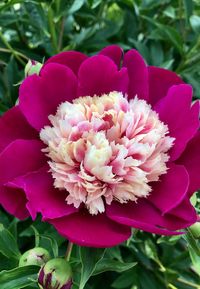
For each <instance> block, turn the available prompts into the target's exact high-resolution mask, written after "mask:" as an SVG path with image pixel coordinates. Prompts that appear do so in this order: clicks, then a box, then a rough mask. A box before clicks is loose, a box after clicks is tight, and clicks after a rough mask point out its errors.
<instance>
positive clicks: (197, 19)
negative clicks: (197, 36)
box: [190, 15, 200, 33]
mask: <svg viewBox="0 0 200 289" xmlns="http://www.w3.org/2000/svg"><path fill="white" fill-rule="evenodd" d="M190 24H191V27H192V29H193V30H194V32H196V33H200V16H197V15H192V16H191V17H190Z"/></svg>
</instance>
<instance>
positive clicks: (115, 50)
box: [99, 45, 123, 67]
mask: <svg viewBox="0 0 200 289" xmlns="http://www.w3.org/2000/svg"><path fill="white" fill-rule="evenodd" d="M99 54H100V55H105V56H108V57H109V58H110V59H112V60H113V61H114V62H115V64H116V65H117V67H120V64H121V61H122V57H123V49H122V48H121V47H120V46H118V45H109V46H107V47H105V48H103V49H102V50H101V51H100V52H99Z"/></svg>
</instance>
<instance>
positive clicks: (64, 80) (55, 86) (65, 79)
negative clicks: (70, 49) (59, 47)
mask: <svg viewBox="0 0 200 289" xmlns="http://www.w3.org/2000/svg"><path fill="white" fill-rule="evenodd" d="M76 91H77V79H76V76H75V75H74V73H73V72H72V71H71V69H69V68H67V67H66V66H64V65H61V64H57V63H49V64H48V65H46V66H45V67H44V69H43V70H42V72H41V75H40V76H38V75H36V74H35V75H32V76H29V77H27V78H26V79H25V80H24V82H23V83H22V85H21V86H20V91H19V100H20V102H19V106H20V108H21V110H22V112H23V114H24V115H25V117H26V118H27V120H28V122H29V123H30V124H31V125H32V126H33V127H34V128H36V129H37V130H40V129H41V128H42V127H44V126H45V125H47V124H49V120H48V116H49V115H50V114H55V112H56V110H57V107H58V105H60V104H61V103H62V102H64V101H71V100H72V99H74V98H75V97H76Z"/></svg>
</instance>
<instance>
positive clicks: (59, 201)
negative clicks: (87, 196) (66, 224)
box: [24, 166, 77, 220]
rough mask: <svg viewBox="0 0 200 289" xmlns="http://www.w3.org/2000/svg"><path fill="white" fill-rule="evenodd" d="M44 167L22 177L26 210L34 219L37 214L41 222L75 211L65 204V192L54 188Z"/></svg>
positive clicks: (47, 168)
mask: <svg viewBox="0 0 200 289" xmlns="http://www.w3.org/2000/svg"><path fill="white" fill-rule="evenodd" d="M48 171H49V167H48V166H45V167H43V168H41V169H40V170H38V171H35V172H33V173H30V174H29V175H27V176H25V177H24V184H25V185H24V189H25V193H26V197H27V199H28V203H27V208H28V210H29V212H30V214H31V216H32V218H33V219H34V218H35V217H36V214H37V213H41V214H42V218H43V220H45V219H47V218H49V219H54V218H59V217H63V216H66V215H69V214H72V213H74V212H76V211H77V209H75V208H74V207H73V206H69V205H68V204H67V202H66V200H65V199H66V196H67V192H66V191H61V190H58V189H55V188H54V185H53V182H54V180H53V178H52V176H51V173H50V172H48Z"/></svg>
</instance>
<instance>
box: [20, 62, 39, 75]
mask: <svg viewBox="0 0 200 289" xmlns="http://www.w3.org/2000/svg"><path fill="white" fill-rule="evenodd" d="M41 68H42V63H40V62H37V61H35V60H29V61H28V63H27V64H26V66H25V70H24V73H25V76H26V77H27V76H30V75H32V74H37V75H39V72H40V69H41Z"/></svg>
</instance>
